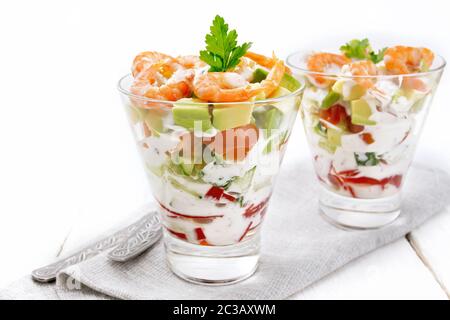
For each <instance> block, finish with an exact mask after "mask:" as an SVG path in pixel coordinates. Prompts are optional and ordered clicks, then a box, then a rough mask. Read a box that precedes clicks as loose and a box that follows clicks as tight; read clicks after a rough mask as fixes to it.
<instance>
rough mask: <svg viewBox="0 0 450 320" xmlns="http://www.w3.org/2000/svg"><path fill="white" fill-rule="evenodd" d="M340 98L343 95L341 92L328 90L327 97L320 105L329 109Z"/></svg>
mask: <svg viewBox="0 0 450 320" xmlns="http://www.w3.org/2000/svg"><path fill="white" fill-rule="evenodd" d="M340 98H341V95H340V94H339V93H337V92H334V91H330V92H328V94H327V95H326V97H325V98H324V99H323V100H322V104H321V106H320V107H321V108H322V109H328V108H329V107H331V106H332V105H334V104H335V103H336V102H338V101H339V99H340Z"/></svg>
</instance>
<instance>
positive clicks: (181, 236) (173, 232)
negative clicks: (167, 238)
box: [166, 227, 187, 240]
mask: <svg viewBox="0 0 450 320" xmlns="http://www.w3.org/2000/svg"><path fill="white" fill-rule="evenodd" d="M166 229H167V231H169V232H170V233H171V234H173V235H174V236H175V237H177V238H179V239H181V240H187V236H186V234H185V233H182V232H177V231H174V230H171V229H169V228H167V227H166Z"/></svg>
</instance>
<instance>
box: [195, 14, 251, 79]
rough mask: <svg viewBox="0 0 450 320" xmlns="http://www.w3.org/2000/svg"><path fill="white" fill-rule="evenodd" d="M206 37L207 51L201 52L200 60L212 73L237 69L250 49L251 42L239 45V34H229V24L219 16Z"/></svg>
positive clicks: (230, 32)
mask: <svg viewBox="0 0 450 320" xmlns="http://www.w3.org/2000/svg"><path fill="white" fill-rule="evenodd" d="M210 31H211V33H209V34H207V35H206V37H205V43H206V50H202V51H200V59H201V60H202V61H204V62H206V63H207V64H208V65H209V66H210V69H209V71H210V72H223V71H227V70H230V69H232V68H234V67H236V66H237V65H238V64H239V61H240V59H241V57H242V56H243V55H244V54H245V53H246V52H247V51H248V49H250V47H251V45H252V44H251V42H245V43H243V44H242V45H241V46H238V45H237V32H236V30H231V31H229V32H228V24H226V23H225V20H224V19H223V18H222V17H221V16H219V15H217V16H216V17H215V18H214V20H213V23H212V25H211V27H210Z"/></svg>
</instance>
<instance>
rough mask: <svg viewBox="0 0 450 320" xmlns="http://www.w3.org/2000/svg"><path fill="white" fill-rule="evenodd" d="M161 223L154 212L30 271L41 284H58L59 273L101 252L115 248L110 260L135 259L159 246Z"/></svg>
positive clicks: (109, 256)
mask: <svg viewBox="0 0 450 320" xmlns="http://www.w3.org/2000/svg"><path fill="white" fill-rule="evenodd" d="M161 229H162V228H161V223H160V221H159V218H158V216H157V214H156V212H151V213H149V214H147V215H145V216H144V217H142V218H141V219H139V220H138V221H137V222H135V223H133V224H131V225H129V226H127V227H126V228H123V229H122V230H119V231H118V232H116V233H114V234H113V235H111V236H108V237H106V238H103V239H101V240H100V241H97V242H95V243H93V244H91V245H89V246H87V247H85V248H84V249H82V250H80V251H78V252H76V253H75V254H72V255H70V256H69V257H67V258H65V259H62V260H59V261H57V262H54V263H52V264H49V265H47V266H45V267H42V268H39V269H36V270H34V271H32V272H31V276H32V278H33V279H34V280H35V281H38V282H52V281H55V279H56V276H57V274H58V273H59V272H60V271H61V270H62V269H64V268H67V267H69V266H71V265H75V264H78V263H80V262H83V261H85V260H88V259H91V258H93V257H95V256H97V255H99V254H100V253H102V252H105V251H108V250H111V249H113V250H112V251H111V252H110V253H109V254H108V258H109V259H111V260H114V261H120V262H124V261H127V260H129V259H132V258H134V257H136V256H138V255H139V254H141V253H142V252H144V251H145V250H147V249H148V248H150V247H151V246H152V245H153V244H154V243H156V242H157V241H158V240H159V238H160V237H161V234H162V232H161Z"/></svg>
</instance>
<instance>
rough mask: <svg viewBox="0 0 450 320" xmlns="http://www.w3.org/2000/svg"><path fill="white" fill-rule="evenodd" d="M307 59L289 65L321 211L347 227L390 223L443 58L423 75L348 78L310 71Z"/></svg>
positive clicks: (293, 59) (397, 211)
mask: <svg viewBox="0 0 450 320" xmlns="http://www.w3.org/2000/svg"><path fill="white" fill-rule="evenodd" d="M306 57H307V54H306V53H302V52H297V53H294V54H292V55H290V56H289V57H288V60H287V64H288V65H289V67H290V68H291V69H292V70H293V72H294V73H296V74H297V75H298V76H299V77H303V78H304V79H305V82H306V88H305V90H304V94H303V99H302V104H301V115H302V119H303V124H304V130H305V132H306V136H307V139H308V142H309V145H310V149H311V153H312V156H313V159H314V167H315V171H316V175H317V178H318V180H319V182H320V185H321V192H320V195H319V203H320V209H321V213H322V214H323V216H324V217H325V218H326V219H327V220H329V221H330V222H332V223H334V224H337V225H340V226H343V227H348V228H356V229H368V228H378V227H382V226H384V225H386V224H389V223H391V222H392V221H394V220H395V219H396V218H397V217H398V216H399V214H400V211H401V189H402V186H403V184H404V181H405V177H406V174H407V171H408V168H409V166H410V164H411V161H412V159H413V155H414V150H415V147H416V144H417V141H418V138H419V135H420V133H421V129H422V127H423V124H424V122H425V119H426V116H427V113H428V110H429V108H430V104H431V100H432V98H433V95H434V93H435V91H436V88H437V86H438V84H439V80H440V77H441V74H442V72H443V69H444V67H445V61H444V59H443V58H442V57H440V56H437V57H435V60H434V63H433V65H432V66H431V68H430V69H429V71H427V72H421V73H414V74H406V75H374V76H351V75H336V74H332V73H320V72H311V71H309V70H308V69H307V67H306ZM364 84H365V85H364ZM367 84H370V85H367ZM367 88H368V89H367Z"/></svg>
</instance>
